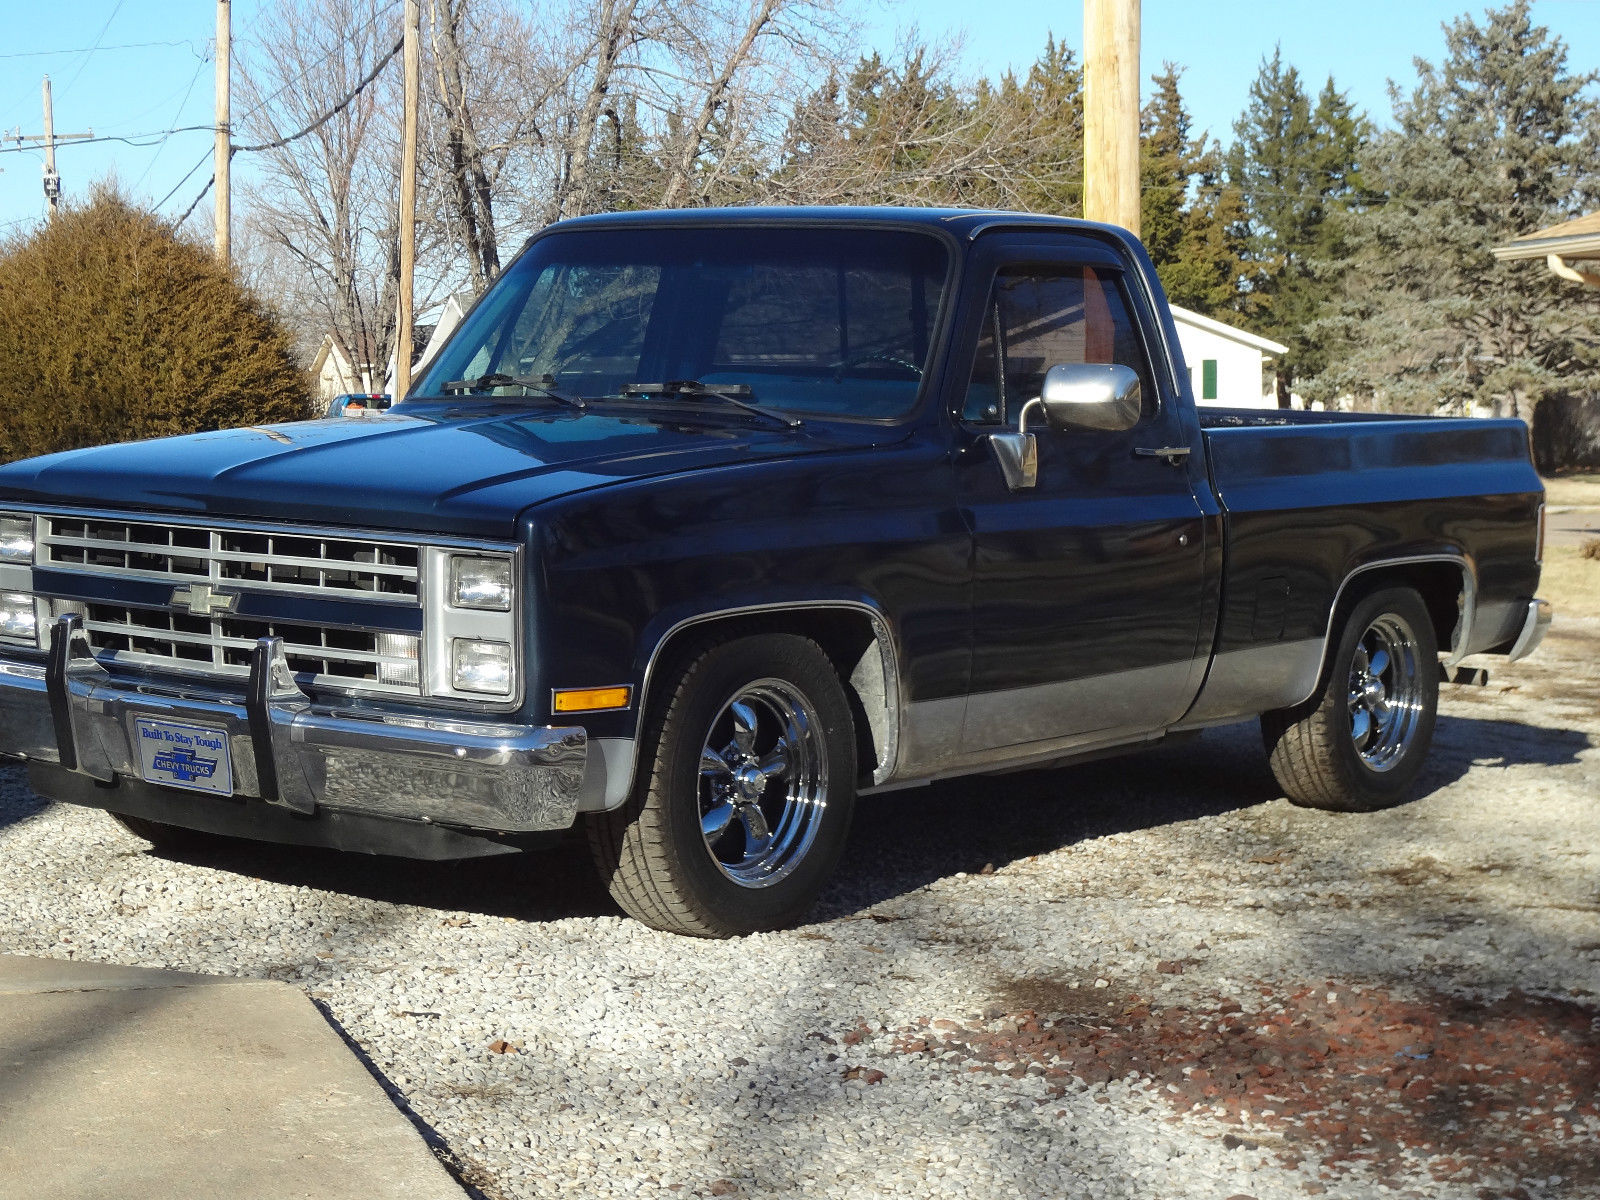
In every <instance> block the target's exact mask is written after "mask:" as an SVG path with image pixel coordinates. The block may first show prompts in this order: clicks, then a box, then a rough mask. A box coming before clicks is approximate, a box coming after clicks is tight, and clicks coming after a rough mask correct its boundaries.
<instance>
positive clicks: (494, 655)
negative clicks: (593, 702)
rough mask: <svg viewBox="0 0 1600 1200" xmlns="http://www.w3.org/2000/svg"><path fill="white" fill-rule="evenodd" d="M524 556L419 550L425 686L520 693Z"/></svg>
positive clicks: (452, 696)
mask: <svg viewBox="0 0 1600 1200" xmlns="http://www.w3.org/2000/svg"><path fill="white" fill-rule="evenodd" d="M521 562H522V559H521V557H520V556H519V555H518V554H517V552H516V551H515V550H514V549H511V548H510V547H507V548H506V549H503V550H502V549H500V548H499V547H497V546H484V547H482V548H481V549H480V548H478V547H476V546H470V547H469V546H429V547H428V548H427V549H426V550H425V551H424V552H423V556H422V575H423V578H422V594H423V597H424V598H425V601H426V606H427V607H426V611H425V613H424V619H423V626H422V639H421V644H420V646H419V650H420V661H419V663H418V667H419V674H420V675H421V678H422V690H423V692H424V694H426V695H429V696H435V697H437V698H439V699H441V700H466V701H472V702H475V703H478V704H485V703H493V704H502V705H503V704H506V703H508V702H512V701H515V700H518V699H520V696H521V691H522V672H523V668H524V663H525V661H526V660H525V654H526V647H525V646H524V645H523V642H522V632H521V629H520V625H521V616H522V612H521V610H522V599H523V598H522V595H521V592H520V589H521V588H522V586H523V584H522V573H521V570H520V566H521ZM0 586H3V581H0ZM385 653H392V651H386V652H385Z"/></svg>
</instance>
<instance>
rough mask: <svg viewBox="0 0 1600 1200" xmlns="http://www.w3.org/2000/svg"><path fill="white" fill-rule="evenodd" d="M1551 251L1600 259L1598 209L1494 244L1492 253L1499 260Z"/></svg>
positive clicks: (1577, 256)
mask: <svg viewBox="0 0 1600 1200" xmlns="http://www.w3.org/2000/svg"><path fill="white" fill-rule="evenodd" d="M1551 254H1557V255H1560V256H1561V257H1562V258H1600V212H1592V213H1590V214H1589V215H1588V216H1586V217H1578V218H1577V219H1576V220H1572V221H1566V222H1563V223H1562V224H1560V225H1552V226H1550V228H1548V229H1539V230H1535V231H1534V232H1533V233H1525V234H1523V235H1522V236H1521V237H1519V238H1513V239H1512V240H1511V241H1509V242H1507V243H1506V244H1505V245H1503V246H1496V247H1494V256H1495V257H1496V258H1498V259H1500V260H1501V261H1502V262H1505V261H1507V260H1510V259H1519V258H1545V257H1547V256H1549V255H1551Z"/></svg>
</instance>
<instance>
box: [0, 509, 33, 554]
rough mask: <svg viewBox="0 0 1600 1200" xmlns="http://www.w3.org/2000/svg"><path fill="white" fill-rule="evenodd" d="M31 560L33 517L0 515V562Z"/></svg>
mask: <svg viewBox="0 0 1600 1200" xmlns="http://www.w3.org/2000/svg"><path fill="white" fill-rule="evenodd" d="M32 561H33V518H32V517H19V516H0V562H17V563H31V562H32Z"/></svg>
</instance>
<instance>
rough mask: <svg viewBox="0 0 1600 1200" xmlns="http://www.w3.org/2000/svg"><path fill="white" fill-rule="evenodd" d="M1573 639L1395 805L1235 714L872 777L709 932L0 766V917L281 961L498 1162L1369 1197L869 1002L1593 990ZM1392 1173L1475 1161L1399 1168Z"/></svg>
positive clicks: (206, 954) (1582, 638)
mask: <svg viewBox="0 0 1600 1200" xmlns="http://www.w3.org/2000/svg"><path fill="white" fill-rule="evenodd" d="M1597 648H1600V622H1593V621H1591V622H1581V621H1580V622H1565V623H1562V624H1558V626H1557V629H1556V631H1555V633H1554V634H1553V635H1552V638H1551V640H1550V641H1549V642H1547V644H1546V648H1545V649H1544V650H1543V651H1541V653H1540V655H1539V656H1538V657H1536V658H1535V659H1534V660H1532V661H1531V662H1528V663H1524V664H1519V665H1517V666H1510V667H1507V666H1503V665H1502V666H1499V667H1498V668H1497V669H1495V670H1494V676H1495V677H1494V680H1493V682H1492V683H1491V686H1490V687H1489V688H1487V689H1480V690H1477V691H1474V692H1471V693H1466V694H1463V692H1462V691H1461V690H1460V689H1452V690H1450V691H1448V692H1447V693H1446V696H1447V698H1446V702H1445V705H1444V714H1445V715H1444V718H1443V719H1442V720H1441V723H1440V730H1439V738H1438V742H1437V744H1436V748H1435V753H1434V758H1433V762H1432V765H1431V767H1430V770H1429V773H1428V775H1427V777H1426V785H1427V791H1428V794H1427V795H1426V796H1425V797H1424V798H1423V799H1420V800H1418V801H1416V802H1415V803H1412V804H1409V805H1407V806H1404V807H1402V808H1400V809H1398V810H1395V811H1393V812H1389V813H1384V814H1379V815H1375V816H1358V817H1357V816H1350V817H1342V816H1331V815H1326V814H1320V813H1313V812H1305V811H1302V810H1299V809H1296V808H1294V807H1292V806H1291V805H1289V804H1288V803H1287V802H1285V801H1284V800H1282V799H1281V798H1278V796H1277V792H1276V789H1275V786H1274V785H1273V783H1272V781H1271V778H1270V776H1269V775H1268V774H1267V771H1266V767H1265V762H1264V757H1263V755H1262V752H1261V750H1260V746H1259V741H1258V739H1257V736H1256V732H1255V728H1254V726H1253V725H1252V726H1241V727H1233V728H1229V729H1224V730H1217V731H1212V732H1210V733H1207V734H1206V735H1205V736H1204V737H1202V738H1201V739H1199V740H1198V741H1195V742H1191V743H1187V744H1182V745H1172V746H1167V747H1164V748H1162V749H1160V750H1157V751H1154V752H1150V753H1146V754H1144V755H1141V756H1139V757H1135V758H1130V759H1124V760H1117V761H1108V762H1103V763H1097V764H1092V765H1088V766H1084V767H1080V768H1076V769H1072V770H1062V771H1055V772H1035V773H1029V774H1021V775H1011V776H1003V777H997V778H992V779H979V780H970V781H963V782H958V783H953V784H949V785H943V786H940V787H938V788H930V789H920V790H913V791H908V792H901V793H895V794H892V795H889V796H884V797H881V798H877V799H875V800H869V801H866V802H864V804H863V808H862V810H861V811H860V815H859V819H858V825H857V829H856V831H855V834H854V837H853V842H852V849H851V851H850V854H849V857H848V859H847V861H846V862H845V864H844V866H843V868H842V870H841V871H840V874H839V877H838V880H837V882H836V884H835V886H834V887H833V888H832V889H831V890H830V892H829V894H828V895H827V896H826V898H825V900H824V903H823V905H822V907H821V908H820V909H819V911H818V913H817V918H818V920H817V923H816V924H813V925H811V926H808V927H807V928H805V929H802V930H798V931H795V932H790V933H783V934H772V935H763V936H757V937H751V938H747V939H745V940H743V941H738V942H726V943H707V942H695V941H689V940H685V939H681V938H676V937H671V936H668V935H664V934H658V933H655V932H652V931H650V930H648V929H645V928H643V927H642V926H639V925H637V924H634V923H632V922H630V921H627V920H624V919H622V918H621V917H619V916H617V915H615V911H614V910H613V909H612V908H611V906H610V904H609V901H608V900H607V898H606V897H605V896H604V894H603V892H602V891H601V890H600V889H599V887H598V885H597V884H596V883H595V882H594V880H593V879H592V877H591V874H590V868H589V865H588V862H587V858H586V856H585V855H584V853H583V852H582V849H581V847H579V846H576V845H574V846H572V847H571V848H570V849H566V850H562V851H558V852H548V853H542V854H539V855H537V856H529V857H527V858H526V859H523V860H518V861H513V862H504V861H497V862H490V863H471V864H463V865H442V866H429V865H418V864H410V863H400V862H394V861H377V860H371V859H364V858H356V857H344V856H339V855H336V854H332V853H308V852H304V851H290V850H284V849H278V848H268V847H259V846H251V845H242V846H241V845H220V846H219V847H218V848H217V849H216V850H215V852H207V854H206V855H205V856H204V857H203V858H202V857H195V858H193V859H172V858H165V857H160V856H157V855H155V854H152V853H149V852H147V850H146V847H145V843H143V842H141V841H140V840H138V839H137V838H134V837H133V836H131V835H129V834H127V833H124V832H123V831H122V830H121V829H120V828H119V827H117V826H115V825H114V824H113V823H112V822H111V820H110V819H109V818H107V817H106V816H104V815H103V814H100V813H95V812H90V811H86V810H81V809H75V808H71V807H68V806H60V805H48V804H46V803H44V802H42V801H40V800H39V799H37V798H36V797H34V796H33V795H32V794H31V793H30V792H29V790H28V788H27V786H26V781H25V777H24V775H23V773H22V772H21V771H20V770H17V769H8V770H5V771H3V772H0V855H3V860H4V864H5V866H4V871H3V873H0V949H4V950H6V951H10V952H15V953H25V954H39V955H48V956H54V957H63V958H81V959H87V960H94V961H104V962H115V963H125V964H130V965H139V966H157V967H169V968H178V969H183V970H189V971H204V972H213V973H217V974H225V975H240V976H253V977H267V978H276V979H293V980H299V981H301V982H303V984H304V986H305V987H306V988H307V989H308V990H309V992H310V993H311V995H312V996H313V997H315V998H316V999H318V1000H319V1001H320V1002H321V1003H322V1004H323V1006H324V1008H325V1010H326V1011H327V1012H328V1013H329V1014H330V1016H331V1017H332V1018H333V1019H334V1020H335V1021H336V1022H337V1023H338V1025H340V1026H341V1027H342V1028H343V1029H344V1031H345V1032H346V1034H347V1035H348V1036H349V1038H350V1039H352V1041H353V1042H354V1043H355V1044H356V1045H357V1046H359V1048H360V1049H361V1050H362V1051H363V1052H364V1054H365V1055H366V1056H367V1057H368V1059H369V1060H370V1063H371V1065H372V1066H373V1067H374V1069H375V1070H376V1071H378V1072H379V1073H380V1074H381V1075H382V1076H383V1077H384V1078H385V1079H386V1080H387V1081H388V1083H389V1084H390V1086H391V1088H392V1090H393V1091H394V1093H395V1094H396V1096H397V1098H398V1099H399V1100H400V1102H401V1103H403V1104H404V1105H405V1106H407V1107H408V1108H409V1109H410V1110H411V1111H412V1112H413V1113H414V1114H415V1116H416V1117H417V1118H418V1120H419V1121H420V1122H421V1123H422V1124H423V1125H424V1126H425V1127H426V1128H427V1129H429V1130H431V1131H433V1133H434V1134H436V1136H437V1139H438V1140H439V1141H440V1143H441V1149H442V1150H443V1151H444V1152H445V1153H447V1154H448V1155H449V1156H450V1157H451V1158H452V1159H453V1161H454V1163H455V1164H456V1166H457V1167H458V1168H459V1169H460V1170H461V1171H462V1172H463V1173H464V1175H465V1177H466V1178H467V1179H468V1180H469V1182H470V1183H471V1184H472V1185H473V1186H475V1187H476V1188H479V1189H481V1191H482V1193H483V1194H484V1195H487V1196H490V1197H524V1196H553V1195H558V1194H566V1193H572V1194H576V1195H582V1196H586V1197H589V1196H593V1197H603V1196H613V1195H633V1194H649V1195H658V1194H659V1195H668V1196H691V1195H723V1194H733V1195H740V1196H786V1195H804V1196H840V1197H844V1196H848V1197H858V1196H896V1197H900V1196H905V1197H920V1196H940V1197H944V1196H949V1197H955V1196H961V1197H968V1196H973V1197H1004V1196H1027V1197H1033V1196H1038V1197H1057V1196H1074V1197H1078V1196H1083V1197H1107V1198H1112V1197H1150V1196H1162V1197H1207V1198H1210V1197H1215V1198H1216V1200H1225V1198H1226V1197H1230V1196H1234V1195H1237V1194H1245V1195H1248V1196H1251V1197H1256V1198H1258V1200H1267V1198H1268V1197H1274V1198H1276V1197H1295V1198H1296V1200H1298V1198H1300V1197H1303V1196H1305V1195H1307V1194H1308V1192H1315V1191H1316V1189H1318V1188H1323V1189H1326V1190H1325V1191H1323V1192H1322V1193H1321V1194H1324V1195H1328V1196H1345V1197H1352V1198H1355V1197H1362V1198H1365V1197H1368V1196H1371V1195H1375V1194H1380V1193H1379V1192H1378V1191H1377V1185H1376V1183H1375V1181H1374V1180H1373V1179H1371V1178H1369V1177H1366V1176H1363V1175H1361V1174H1359V1173H1354V1174H1344V1175H1335V1176H1334V1177H1333V1178H1319V1176H1320V1174H1321V1172H1320V1171H1319V1167H1320V1164H1319V1163H1318V1161H1317V1160H1316V1158H1315V1156H1314V1155H1313V1156H1311V1157H1309V1158H1308V1159H1307V1160H1306V1161H1305V1162H1304V1163H1303V1164H1302V1166H1301V1167H1300V1168H1299V1169H1298V1170H1289V1169H1286V1168H1284V1167H1282V1166H1279V1165H1277V1163H1276V1160H1274V1159H1273V1158H1272V1157H1271V1156H1270V1155H1269V1153H1268V1148H1267V1147H1265V1146H1263V1147H1261V1148H1258V1149H1252V1148H1250V1147H1249V1146H1248V1145H1244V1146H1240V1145H1238V1144H1237V1139H1233V1138H1230V1139H1229V1141H1230V1142H1233V1143H1234V1147H1233V1148H1229V1146H1228V1145H1227V1144H1225V1143H1224V1141H1223V1134H1224V1133H1225V1132H1226V1130H1225V1129H1224V1128H1223V1127H1222V1126H1220V1125H1216V1124H1212V1123H1209V1122H1208V1121H1207V1120H1206V1119H1203V1118H1200V1117H1197V1116H1193V1115H1188V1116H1183V1117H1181V1118H1180V1117H1178V1116H1176V1115H1175V1114H1174V1112H1173V1110H1172V1109H1171V1108H1170V1107H1169V1106H1168V1105H1167V1104H1166V1103H1165V1102H1164V1101H1163V1100H1162V1098H1161V1093H1160V1091H1159V1085H1157V1084H1151V1083H1145V1082H1139V1081H1113V1082H1112V1083H1110V1084H1105V1085H1098V1086H1093V1087H1086V1086H1084V1085H1082V1084H1075V1085H1073V1086H1072V1087H1070V1088H1069V1090H1068V1091H1067V1092H1066V1094H1065V1095H1063V1096H1060V1097H1052V1096H1050V1095H1049V1094H1048V1087H1047V1081H1046V1080H1045V1079H1042V1078H1039V1077H1036V1076H1029V1077H1024V1078H1021V1079H1012V1078H1006V1077H1002V1076H997V1075H992V1074H974V1073H968V1072H967V1071H966V1069H965V1067H964V1066H961V1065H958V1064H956V1063H953V1062H940V1061H937V1060H933V1059H930V1058H927V1057H913V1056H907V1055H904V1054H900V1053H896V1052H895V1051H894V1049H893V1041H894V1037H893V1034H894V1032H895V1031H897V1030H904V1029H906V1028H908V1027H911V1026H913V1025H914V1024H915V1023H916V1022H917V1020H918V1019H919V1018H933V1019H945V1018H955V1019H967V1018H971V1017H973V1016H974V1015H975V1014H987V1015H989V1016H997V1015H999V1014H1001V1013H1003V1012H1011V1011H1016V1010H1018V1009H1021V1008H1028V1007H1034V1008H1038V1007H1041V1005H1044V1004H1047V1003H1048V1000H1049V998H1050V997H1051V996H1059V995H1061V994H1063V992H1064V991H1065V992H1071V991H1073V990H1074V989H1075V987H1076V988H1079V989H1086V990H1091V991H1092V990H1095V989H1096V988H1097V985H1099V989H1100V990H1101V991H1102V992H1104V993H1105V994H1108V995H1110V994H1118V995H1120V994H1123V993H1126V992H1134V991H1137V992H1139V993H1140V994H1141V995H1143V996H1145V997H1147V998H1148V997H1155V998H1156V999H1157V1000H1158V1002H1163V1003H1164V1002H1169V1001H1170V1002H1177V1001H1179V1000H1188V999H1197V1000H1198V999H1203V998H1211V999H1215V998H1217V997H1226V996H1235V997H1237V998H1238V999H1240V1001H1241V1002H1242V1003H1244V1004H1245V1006H1246V1008H1247V1009H1248V1008H1249V1007H1250V1005H1251V1004H1252V1000H1251V997H1252V996H1258V995H1259V988H1260V987H1261V986H1262V985H1263V984H1265V985H1267V986H1272V987H1290V986H1297V985H1300V984H1317V985H1320V984H1321V983H1323V982H1331V981H1337V984H1338V985H1342V984H1343V983H1345V982H1350V981H1354V982H1358V983H1361V984H1364V985H1376V986H1382V987H1386V988H1389V989H1390V990H1392V991H1395V992H1399V993H1402V994H1404V993H1407V992H1408V991H1422V990H1427V989H1444V990H1447V991H1452V992H1457V993H1463V994H1470V995H1480V996H1489V997H1492V996H1498V995H1500V994H1502V993H1504V992H1506V991H1507V990H1509V989H1510V988H1512V987H1520V988H1522V989H1524V990H1527V991H1531V992H1535V993H1543V994H1548V995H1552V996H1559V997H1565V998H1576V999H1580V1000H1582V1001H1583V1002H1585V1003H1588V1004H1593V1003H1595V1002H1596V996H1597V994H1600V962H1597V948H1600V947H1597V942H1600V934H1597V923H1596V912H1597V911H1600V839H1597V837H1596V833H1597V831H1600V821H1597V816H1596V804H1597V800H1600V711H1597V710H1600V665H1597V659H1600V655H1597V654H1596V649H1597ZM1491 665H1492V664H1491ZM1506 688H1512V689H1515V690H1509V691H1508V690H1504V689H1506ZM987 864H993V873H991V874H985V873H982V872H983V870H984V868H985V867H986V865H987ZM1202 941H1203V942H1205V943H1206V944H1207V946H1208V947H1209V948H1208V949H1197V946H1198V944H1199V943H1200V942H1202ZM1180 959H1181V960H1188V961H1189V962H1190V963H1191V965H1190V966H1189V967H1188V969H1187V971H1186V972H1185V973H1184V974H1182V975H1168V974H1158V973H1157V972H1156V964H1157V963H1158V962H1159V961H1161V960H1180ZM1102 981H1103V982H1102ZM1106 989H1111V990H1110V991H1106ZM851 1031H855V1034H854V1035H852V1036H856V1035H859V1036H860V1038H861V1040H860V1041H859V1042H858V1043H856V1044H850V1043H848V1042H847V1041H846V1040H845V1037H844V1035H846V1034H847V1033H851ZM496 1043H509V1045H505V1046H497V1047H496V1048H497V1049H503V1050H504V1051H505V1052H503V1053H496V1052H495V1051H494V1050H493V1049H491V1046H492V1045H495V1044H496ZM835 1056H836V1057H835ZM852 1066H859V1067H862V1068H867V1069H874V1070H881V1071H883V1072H884V1074H885V1078H884V1079H883V1080H882V1081H881V1082H878V1083H873V1084H869V1083H868V1082H867V1081H866V1079H864V1078H856V1079H850V1080H847V1079H846V1078H845V1071H846V1069H847V1068H849V1067H852ZM858 1074H859V1073H858ZM1391 1182H1393V1181H1391ZM1489 1182H1492V1183H1493V1182H1494V1181H1489ZM1520 1182H1521V1185H1522V1186H1523V1187H1524V1188H1525V1189H1527V1190H1528V1193H1529V1194H1530V1195H1551V1196H1555V1195H1563V1196H1570V1195H1574V1194H1576V1193H1574V1192H1572V1191H1570V1190H1567V1191H1563V1190H1562V1188H1561V1185H1559V1184H1548V1185H1541V1184H1539V1183H1538V1182H1537V1181H1529V1180H1522V1181H1520ZM1308 1184H1310V1185H1311V1187H1310V1188H1308V1187H1307V1185H1308ZM1494 1186H1496V1187H1499V1186H1503V1185H1502V1184H1500V1183H1494ZM1382 1194H1390V1193H1382ZM1398 1194H1401V1195H1407V1194H1409V1195H1415V1196H1426V1197H1432V1196H1462V1197H1474V1198H1475V1197H1477V1196H1478V1195H1479V1194H1480V1193H1479V1191H1478V1189H1477V1188H1476V1187H1475V1186H1468V1185H1463V1184H1437V1183H1434V1182H1433V1181H1432V1180H1431V1178H1430V1177H1429V1176H1428V1175H1427V1174H1426V1173H1424V1172H1422V1171H1421V1170H1418V1171H1417V1172H1415V1174H1414V1177H1413V1178H1409V1179H1406V1180H1404V1181H1403V1190H1402V1191H1400V1192H1399V1193H1398ZM1492 1194H1494V1195H1499V1194H1501V1193H1500V1192H1498V1191H1497V1192H1493V1193H1492Z"/></svg>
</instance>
